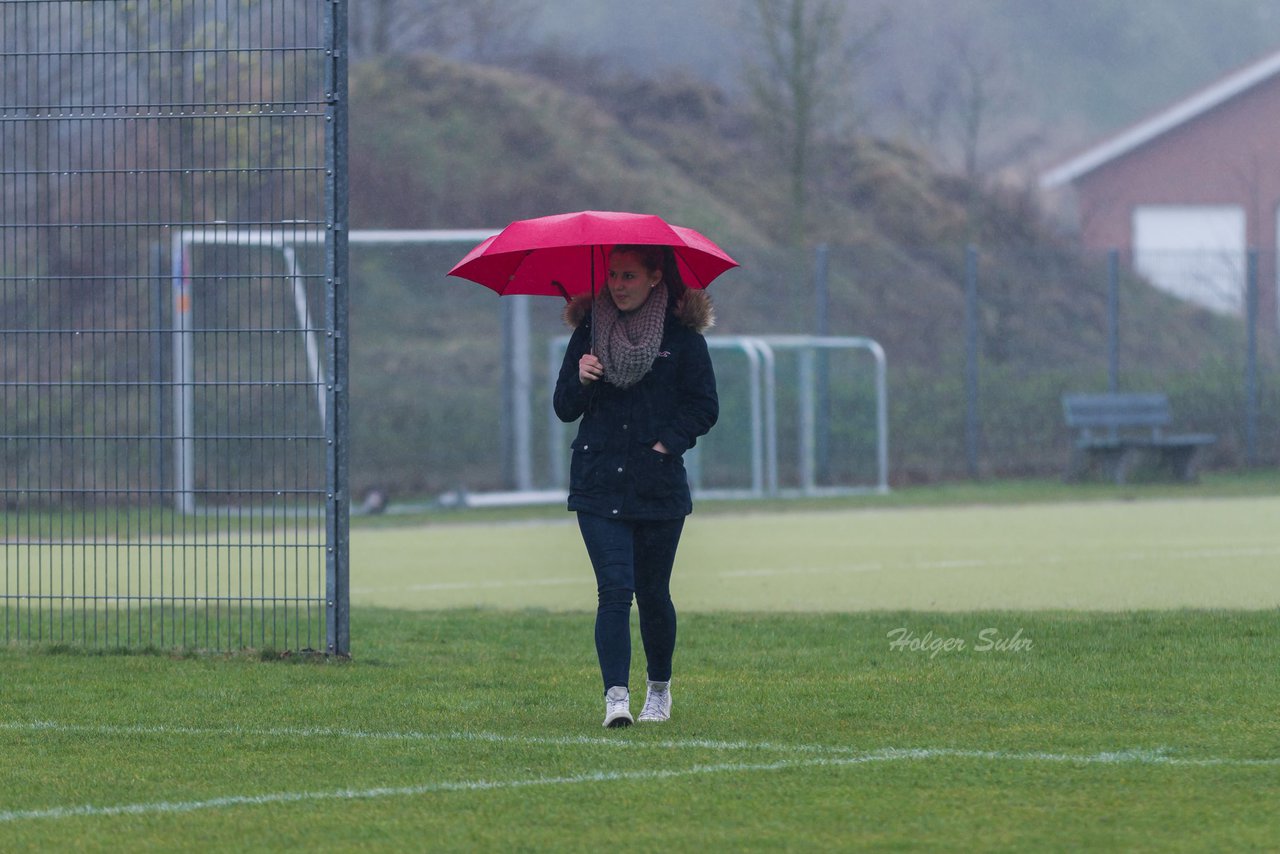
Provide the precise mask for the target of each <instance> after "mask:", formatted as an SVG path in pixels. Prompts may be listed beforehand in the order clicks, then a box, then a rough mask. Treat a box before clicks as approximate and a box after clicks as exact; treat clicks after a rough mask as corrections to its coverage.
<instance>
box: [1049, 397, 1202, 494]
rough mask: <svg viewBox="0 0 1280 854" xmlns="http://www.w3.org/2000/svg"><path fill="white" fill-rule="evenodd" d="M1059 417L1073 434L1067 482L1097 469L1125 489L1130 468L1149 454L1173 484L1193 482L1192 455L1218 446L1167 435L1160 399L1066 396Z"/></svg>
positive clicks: (1165, 404)
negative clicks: (1064, 417)
mask: <svg viewBox="0 0 1280 854" xmlns="http://www.w3.org/2000/svg"><path fill="white" fill-rule="evenodd" d="M1062 411H1063V414H1064V415H1065V416H1066V420H1067V427H1069V428H1071V429H1072V430H1074V431H1076V433H1075V436H1074V437H1073V439H1072V444H1071V458H1070V461H1069V462H1068V464H1067V473H1066V478H1065V479H1066V480H1068V481H1070V480H1076V479H1078V478H1079V477H1080V476H1081V475H1082V474H1083V473H1084V472H1085V470H1086V469H1087V468H1088V467H1089V466H1090V465H1091V464H1093V463H1101V465H1102V468H1103V471H1105V472H1106V473H1107V475H1108V476H1109V477H1110V478H1111V479H1113V480H1114V481H1115V482H1116V483H1124V482H1125V481H1126V480H1127V478H1128V476H1129V470H1130V468H1131V467H1132V465H1133V464H1134V462H1135V461H1136V460H1137V459H1138V458H1140V457H1142V456H1144V455H1151V454H1154V455H1155V456H1156V457H1157V461H1158V463H1159V465H1160V466H1161V468H1163V469H1164V470H1166V471H1168V472H1169V473H1170V474H1172V475H1173V476H1174V477H1175V478H1177V479H1179V480H1195V478H1196V468H1195V462H1196V452H1197V451H1198V450H1199V449H1200V448H1203V447H1206V446H1208V445H1212V444H1213V443H1214V442H1216V441H1218V437H1217V436H1215V435H1213V434H1211V433H1182V434H1174V435H1170V434H1167V433H1165V432H1164V428H1165V427H1167V426H1168V425H1169V423H1170V422H1171V421H1172V420H1173V416H1172V414H1171V413H1170V411H1169V398H1168V397H1167V396H1166V395H1163V394H1155V393H1141V394H1120V393H1109V394H1064V395H1063V396H1062Z"/></svg>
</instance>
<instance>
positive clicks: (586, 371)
mask: <svg viewBox="0 0 1280 854" xmlns="http://www.w3.org/2000/svg"><path fill="white" fill-rule="evenodd" d="M603 376H604V365H603V364H601V362H600V360H599V359H597V358H596V357H595V356H593V355H591V354H590V353H583V354H582V358H581V359H579V360H578V382H580V383H582V384H583V385H591V384H592V383H593V382H595V381H596V380H598V379H600V378H601V377H603Z"/></svg>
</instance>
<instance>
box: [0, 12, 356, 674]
mask: <svg viewBox="0 0 1280 854" xmlns="http://www.w3.org/2000/svg"><path fill="white" fill-rule="evenodd" d="M334 7H335V4H333V3H331V2H328V0H140V2H129V3H124V2H121V3H102V2H52V0H50V2H42V1H40V0H16V2H15V0H7V2H3V3H0V199H2V200H3V201H2V202H0V203H2V204H3V217H2V218H0V454H3V457H2V460H0V524H2V525H3V529H2V533H0V600H2V607H3V612H4V613H3V618H2V619H3V625H2V626H0V633H2V635H0V636H2V637H3V638H4V640H5V641H7V642H17V641H31V642H44V643H74V644H84V645H90V646H99V647H124V646H155V647H160V648H175V647H181V648H204V649H238V648H246V647H255V648H274V649H281V650H283V649H291V650H301V649H307V648H311V649H322V648H325V646H326V642H327V641H328V640H329V639H328V638H327V637H326V632H327V631H331V629H329V627H328V626H327V624H326V617H327V609H328V608H329V605H330V603H331V601H332V597H331V596H329V595H328V594H330V593H331V592H332V591H331V589H330V588H331V579H330V578H328V575H329V572H330V569H331V560H332V558H331V557H330V555H331V554H332V552H331V551H330V549H331V548H332V542H331V541H332V539H333V532H334V530H335V528H334V524H333V523H334V510H333V502H332V501H331V500H329V499H330V496H331V492H332V482H333V478H334V472H333V459H334V455H333V453H332V452H331V450H330V449H331V448H332V444H331V443H332V441H333V438H334V424H333V420H334V419H333V414H332V413H331V412H327V411H326V409H327V408H332V407H331V401H332V395H331V394H330V392H331V389H329V388H328V386H329V385H330V384H331V382H332V379H333V378H332V376H331V375H332V374H333V373H334V370H333V363H334V362H333V356H334V354H333V351H332V348H331V347H330V342H331V340H332V333H333V332H334V331H335V327H334V323H335V320H340V319H341V317H340V313H338V312H335V311H334V310H333V309H334V304H335V299H334V289H333V278H334V276H333V252H332V251H331V250H332V246H331V242H330V243H327V242H326V238H325V234H326V232H327V231H328V225H329V223H330V222H332V205H333V202H332V197H333V194H332V188H333V186H334V175H333V172H334V158H333V155H334V151H333V130H332V126H333V123H334V118H335V97H334V92H335V85H334V83H335V80H336V79H337V78H336V77H335V68H334V65H333V56H334V51H333V50H332V47H333V44H332V43H333V42H334V40H335V39H336V38H338V37H339V36H340V34H341V32H342V30H341V27H340V26H336V25H335V18H334V17H333V16H334V14H335V12H334ZM316 235H319V237H318V238H317V237H316ZM326 403H329V404H330V405H329V407H326Z"/></svg>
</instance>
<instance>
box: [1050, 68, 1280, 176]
mask: <svg viewBox="0 0 1280 854" xmlns="http://www.w3.org/2000/svg"><path fill="white" fill-rule="evenodd" d="M1277 74H1280V51H1277V52H1276V53H1273V54H1270V55H1269V56H1265V57H1263V58H1262V59H1260V60H1258V61H1257V62H1254V63H1252V64H1250V65H1246V66H1245V67H1244V68H1241V69H1239V70H1238V71H1235V72H1233V73H1231V74H1228V75H1227V76H1226V77H1223V78H1222V79H1220V80H1218V81H1217V82H1216V83H1212V84H1210V85H1209V86H1206V87H1205V88H1203V89H1201V90H1200V91H1198V92H1196V93H1195V94H1193V95H1191V96H1190V97H1188V98H1184V99H1183V100H1181V101H1178V102H1177V103H1175V104H1173V105H1172V106H1170V107H1167V108H1165V109H1164V110H1161V111H1160V112H1157V113H1155V114H1154V115H1152V116H1150V117H1148V118H1146V119H1143V120H1142V121H1140V122H1138V123H1137V124H1134V125H1131V126H1130V127H1129V128H1127V129H1126V130H1123V131H1121V132H1120V133H1118V134H1116V135H1115V136H1113V137H1111V138H1109V139H1107V140H1104V141H1103V142H1101V143H1099V144H1098V145H1095V146H1093V147H1092V148H1089V149H1087V150H1085V151H1084V152H1082V153H1080V154H1077V155H1076V156H1075V157H1072V158H1071V159H1070V160H1067V161H1066V162H1064V163H1062V164H1060V165H1058V166H1055V167H1054V168H1053V169H1050V170H1049V171H1048V172H1045V173H1044V174H1043V175H1041V176H1040V186H1041V187H1042V188H1044V189H1046V190H1051V189H1054V188H1055V187H1061V186H1063V185H1065V184H1070V183H1071V182H1072V181H1074V180H1076V179H1077V178H1079V177H1081V176H1082V175H1086V174H1088V173H1089V172H1092V171H1093V170H1095V169H1097V168H1098V167H1099V166H1103V165H1105V164H1107V163H1109V162H1111V161H1112V160H1115V159H1116V158H1118V157H1121V156H1123V155H1125V154H1128V153H1129V152H1131V151H1133V150H1134V149H1136V148H1139V147H1141V146H1143V145H1145V144H1147V143H1148V142H1150V141H1151V140H1153V139H1155V138H1156V137H1158V136H1160V135H1162V134H1164V133H1167V132H1169V131H1170V130H1173V129H1174V128H1176V127H1178V126H1179V125H1182V124H1185V123H1186V122H1189V121H1191V120H1192V119H1194V118H1196V117H1197V116H1201V115H1203V114H1204V113H1207V112H1208V111H1209V110H1212V109H1213V108H1214V107H1217V106H1218V105H1220V104H1222V103H1224V102H1226V101H1228V100H1230V99H1231V98H1234V97H1235V96H1236V95H1239V94H1240V93H1241V92H1245V91H1247V90H1249V89H1252V88H1253V87H1254V86H1257V85H1258V84H1259V83H1263V82H1265V81H1266V80H1269V79H1270V78H1272V77H1274V76H1275V75H1277Z"/></svg>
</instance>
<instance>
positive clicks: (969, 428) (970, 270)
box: [964, 243, 981, 478]
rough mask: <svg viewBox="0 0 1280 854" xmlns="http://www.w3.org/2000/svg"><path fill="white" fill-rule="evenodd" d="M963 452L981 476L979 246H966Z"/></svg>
mask: <svg viewBox="0 0 1280 854" xmlns="http://www.w3.org/2000/svg"><path fill="white" fill-rule="evenodd" d="M964 355H965V360H964V364H965V371H964V391H965V395H964V397H965V407H964V455H965V464H966V467H967V469H968V472H969V477H971V478H976V477H977V476H978V442H979V433H980V429H981V427H980V424H979V416H978V247H976V246H974V245H973V244H972V243H970V244H969V245H967V246H965V249H964Z"/></svg>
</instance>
